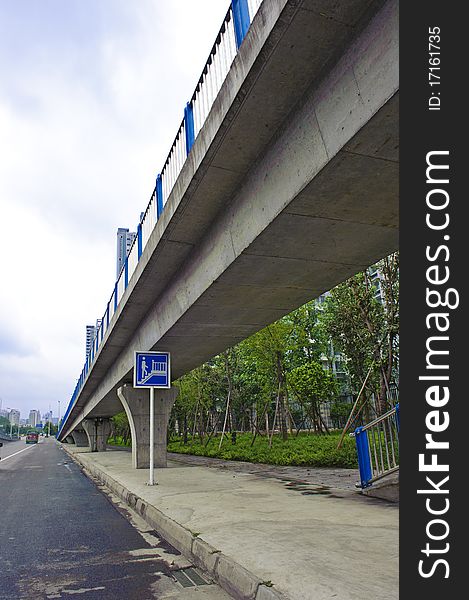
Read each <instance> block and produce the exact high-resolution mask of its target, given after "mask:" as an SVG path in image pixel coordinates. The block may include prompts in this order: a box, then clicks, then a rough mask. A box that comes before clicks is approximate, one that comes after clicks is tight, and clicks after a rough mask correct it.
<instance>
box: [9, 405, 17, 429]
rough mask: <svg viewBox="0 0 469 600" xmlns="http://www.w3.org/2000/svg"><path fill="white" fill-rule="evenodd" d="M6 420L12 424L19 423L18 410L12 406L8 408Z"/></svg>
mask: <svg viewBox="0 0 469 600" xmlns="http://www.w3.org/2000/svg"><path fill="white" fill-rule="evenodd" d="M8 420H9V421H10V423H12V424H13V425H19V424H20V411H19V410H15V409H14V408H12V409H11V410H10V412H9V413H8Z"/></svg>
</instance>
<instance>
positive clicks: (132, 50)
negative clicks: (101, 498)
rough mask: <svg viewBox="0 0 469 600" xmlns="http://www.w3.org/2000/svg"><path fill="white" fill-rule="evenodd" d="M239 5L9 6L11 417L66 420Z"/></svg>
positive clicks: (1, 136)
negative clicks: (119, 273)
mask: <svg viewBox="0 0 469 600" xmlns="http://www.w3.org/2000/svg"><path fill="white" fill-rule="evenodd" d="M228 5H229V1H228V0H197V2H194V1H193V0H132V1H129V0H0V235H1V238H0V239H1V246H0V248H1V253H2V254H1V261H0V408H15V409H18V410H20V412H21V418H27V417H28V416H29V411H30V410H31V409H33V408H34V409H39V410H40V412H41V414H43V413H44V412H46V411H47V410H49V408H50V409H51V410H52V411H53V413H54V416H57V412H58V410H59V406H58V403H59V402H60V405H61V414H63V412H64V410H65V408H66V406H67V404H68V401H69V399H70V396H71V393H72V391H73V389H74V387H75V384H76V380H77V378H78V376H79V375H80V373H81V369H82V367H83V363H84V360H85V335H86V325H87V324H94V323H95V321H96V319H97V318H99V317H101V316H102V315H103V313H104V311H105V308H106V304H107V301H108V300H109V298H110V296H111V293H112V290H113V286H114V281H115V275H116V273H115V271H116V232H117V228H118V227H128V228H130V229H131V231H135V229H136V226H137V223H138V220H139V215H140V212H141V211H143V210H144V209H145V207H146V205H147V203H148V201H149V199H150V195H151V193H152V190H153V188H154V181H155V176H156V174H157V173H158V172H159V171H160V170H161V167H162V166H163V163H164V160H165V158H166V155H167V153H168V151H169V149H170V146H171V143H172V141H173V139H174V136H175V134H176V131H177V128H178V126H179V124H180V122H181V120H182V117H183V110H184V106H185V103H186V102H187V101H188V100H189V99H190V97H191V96H192V92H193V90H194V88H195V85H196V83H197V80H198V78H199V75H200V73H201V71H202V68H203V66H204V64H205V60H206V59H207V57H208V54H209V52H210V49H211V47H212V45H213V42H214V40H215V37H216V34H217V33H218V29H219V27H220V25H221V23H222V21H223V17H224V16H225V13H226V11H227V9H228Z"/></svg>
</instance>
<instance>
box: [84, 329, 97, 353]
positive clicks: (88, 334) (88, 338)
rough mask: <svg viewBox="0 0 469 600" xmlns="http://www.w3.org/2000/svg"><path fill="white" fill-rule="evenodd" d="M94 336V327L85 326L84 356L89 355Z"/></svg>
mask: <svg viewBox="0 0 469 600" xmlns="http://www.w3.org/2000/svg"><path fill="white" fill-rule="evenodd" d="M95 334H96V327H95V326H94V325H87V326H86V356H88V354H89V353H90V350H91V348H92V346H93V340H94V336H95Z"/></svg>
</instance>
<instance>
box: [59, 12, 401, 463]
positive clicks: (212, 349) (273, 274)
mask: <svg viewBox="0 0 469 600" xmlns="http://www.w3.org/2000/svg"><path fill="white" fill-rule="evenodd" d="M398 88H399V78H398V2H397V1H396V0H388V1H384V2H383V1H373V0H352V1H350V0H340V1H339V0H338V1H336V2H333V3H331V2H329V1H328V0H264V1H263V2H262V3H261V4H260V7H259V10H258V11H257V14H256V15H255V17H254V19H253V21H252V22H251V24H250V27H249V29H248V30H247V33H246V34H245V37H244V40H243V41H242V44H241V45H240V47H239V48H238V49H237V52H236V55H235V57H234V60H233V62H232V63H231V65H230V67H229V70H228V72H227V74H226V77H225V78H224V81H223V83H222V84H221V86H220V90H219V92H218V94H217V95H216V97H215V98H214V100H213V103H212V105H211V108H210V111H209V112H208V113H207V115H206V116H205V119H204V121H203V124H202V123H201V122H200V119H199V126H198V127H196V132H195V136H194V137H195V140H194V141H193V144H192V146H191V147H188V148H187V150H188V154H187V158H184V160H183V161H182V166H181V168H180V170H179V172H178V173H177V177H174V178H173V179H174V181H173V183H172V187H171V188H170V189H169V188H168V191H167V198H165V200H166V203H165V206H164V210H162V207H161V205H158V206H156V210H157V213H158V216H159V218H158V220H157V221H156V223H155V224H154V226H153V227H152V228H151V231H149V232H148V234H147V237H146V239H145V243H144V245H142V247H141V248H139V255H140V256H139V259H138V262H137V263H136V264H135V267H134V269H133V273H132V275H131V277H130V278H129V280H128V281H127V279H126V282H125V283H126V285H124V286H123V287H121V297H120V298H119V302H118V303H117V302H116V300H115V298H116V297H117V290H118V284H116V291H115V293H116V297H115V298H114V304H115V306H114V310H110V309H109V306H108V312H107V317H106V318H105V323H104V325H103V330H102V332H101V339H99V335H98V340H97V344H96V352H95V355H94V357H93V360H92V363H91V364H90V365H88V367H86V368H85V369H84V371H83V372H82V376H81V378H80V380H79V385H78V387H77V390H76V391H75V394H74V397H73V398H72V402H71V404H70V406H69V409H68V411H67V413H66V418H65V421H64V423H63V426H62V429H61V431H60V434H59V438H60V439H65V438H66V437H67V436H69V435H70V434H72V432H77V431H78V432H79V431H80V430H81V429H83V428H84V429H85V430H86V429H88V430H89V433H88V440H89V442H90V443H91V444H92V445H94V447H95V449H98V446H101V447H102V443H101V444H99V443H98V441H97V440H98V439H99V438H101V439H104V438H105V437H106V433H105V431H104V430H102V431H101V429H99V428H100V427H105V428H107V425H102V424H103V423H106V419H107V418H109V417H110V416H112V415H114V414H116V413H118V412H120V411H121V410H122V406H123V404H122V402H123V403H124V405H126V406H125V407H126V410H127V412H128V414H129V417H130V421H131V425H132V427H133V436H134V442H135V444H137V441H136V438H139V439H141V440H143V437H142V435H143V436H145V435H147V434H146V433H142V432H140V433H139V431H140V429H141V427H143V426H144V424H145V422H146V421H145V419H146V420H147V419H148V412H147V408H146V407H147V404H148V401H147V399H146V398H144V397H143V396H142V395H141V392H139V393H136V392H134V391H132V390H131V382H132V369H133V359H134V352H135V351H136V350H152V349H159V350H167V351H170V352H171V358H172V371H173V379H176V378H178V377H179V376H181V375H183V374H184V373H186V372H188V371H189V370H191V369H193V368H195V367H196V366H198V365H200V364H201V363H203V362H204V361H206V360H208V359H209V358H210V357H212V356H214V355H215V354H217V353H219V352H221V351H223V350H224V349H226V348H228V347H230V346H232V345H234V344H236V343H237V342H239V341H241V340H242V339H244V338H246V337H248V336H249V335H251V334H252V333H254V332H255V331H257V330H259V329H261V328H262V327H264V326H265V325H267V324H269V323H271V322H273V321H275V320H276V319H278V318H280V317H281V316H282V315H284V314H287V313H288V312H290V311H292V310H293V309H295V308H297V307H298V306H300V305H301V304H303V303H305V302H307V301H309V300H311V299H312V298H315V297H317V296H319V295H320V294H321V293H323V292H324V291H326V290H329V289H331V288H332V287H333V286H335V285H336V284H338V283H339V282H341V281H343V280H345V279H346V278H348V277H350V276H351V275H353V274H354V273H356V272H358V271H360V270H363V269H364V268H366V267H367V266H368V265H370V264H372V263H373V262H375V261H377V260H378V259H380V258H382V257H383V256H385V255H387V254H389V253H390V252H392V251H394V250H396V249H397V247H398ZM196 91H197V90H196ZM194 98H196V93H195V94H194V96H193V99H192V101H191V102H192V104H194ZM183 125H184V123H183ZM186 129H187V127H186ZM186 139H187V131H186ZM178 143H179V142H178V138H176V140H175V145H174V146H173V147H174V148H175V149H176V150H175V154H177V148H178V146H177V144H178ZM155 190H156V191H155V193H154V197H152V198H153V201H154V202H153V204H154V203H157V204H158V202H157V201H158V183H157V186H156V188H155ZM153 204H152V202H151V203H150V205H149V206H150V208H151V210H153V208H152V207H153ZM147 214H149V209H147V213H146V216H147ZM142 226H143V225H142ZM125 276H126V277H127V273H126V274H125ZM122 277H124V274H122ZM119 285H121V283H119ZM111 313H112V314H111ZM126 384H127V385H126ZM123 386H125V387H123ZM119 389H120V390H121V391H120V393H119V394H118V390H119ZM139 394H140V395H139ZM160 399H161V410H160V414H159V417H158V419H159V421H158V422H159V423H160V425H161V432H162V433H161V435H163V436H165V433H164V432H165V424H164V421H165V419H166V418H167V415H168V414H169V412H168V411H169V410H170V407H171V404H172V402H173V401H174V397H170V398H169V397H166V396H164V394H163V393H162V395H161V398H160ZM137 406H138V409H136V408H135V407H137ZM132 411H134V413H133V414H132ZM135 411H136V412H135ZM137 413H138V414H137ZM93 427H94V435H95V437H94V438H93V433H92V431H93V430H92V428H93ZM90 432H91V433H90ZM90 435H91V437H90ZM78 437H79V434H78ZM145 439H146V438H145ZM161 443H163V442H161ZM145 444H146V441H145ZM145 444H144V443H143V442H142V448H143V446H145ZM134 450H135V449H134ZM139 452H140V451H139ZM141 452H143V449H142V451H141ZM162 452H163V451H162ZM137 454H138V452H137V450H135V463H134V464H135V466H145V462H147V461H148V458H147V457H143V455H142V460H140V461H139V460H138V456H137ZM160 462H161V464H164V452H163V454H162V455H161V461H160Z"/></svg>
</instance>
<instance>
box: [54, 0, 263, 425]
mask: <svg viewBox="0 0 469 600" xmlns="http://www.w3.org/2000/svg"><path fill="white" fill-rule="evenodd" d="M261 3H262V0H231V4H230V7H229V9H228V12H227V13H226V16H225V18H224V20H223V23H222V25H221V27H220V30H219V32H218V35H217V37H216V39H215V43H214V44H213V47H212V49H211V51H210V54H209V57H208V59H207V61H206V63H205V66H204V68H203V70H202V74H201V76H200V77H199V80H198V82H197V85H196V88H195V90H194V93H193V94H192V97H191V99H190V101H189V102H188V103H187V104H186V106H185V108H184V118H183V120H182V123H181V125H180V126H179V129H178V131H177V133H176V137H175V138H174V141H173V144H172V146H171V149H170V151H169V153H168V156H167V158H166V160H165V162H164V165H163V168H162V169H161V172H160V173H158V175H157V177H156V182H155V188H154V190H153V191H152V193H151V196H150V201H149V203H148V205H147V208H146V210H145V212H144V213H143V217H142V218H141V220H140V223H139V225H138V228H137V235H136V237H135V239H134V241H133V244H132V246H131V248H130V250H129V253H128V255H127V258H126V260H125V262H124V265H123V266H122V269H121V272H120V273H119V276H118V278H117V281H116V283H115V285H114V290H113V293H112V295H111V298H110V299H109V302H108V303H107V306H106V311H105V313H104V315H103V318H102V320H101V325H100V326H99V327H98V328H97V331H96V333H95V339H94V341H93V344H92V349H91V351H90V354H89V355H88V356H87V358H86V361H85V364H84V366H83V369H82V371H81V374H80V376H79V378H78V380H77V384H76V386H75V389H74V391H73V394H72V397H71V399H70V402H69V404H68V407H67V410H66V411H65V414H64V416H63V418H62V423H61V427H60V430H59V432H58V435H59V434H60V432H61V431H62V428H63V427H64V425H65V423H66V421H67V418H68V415H69V414H70V411H71V409H72V408H73V406H74V404H75V401H76V399H77V397H78V395H79V393H80V391H81V388H82V387H83V385H84V384H85V382H86V379H87V377H88V374H89V372H90V371H91V369H92V366H93V364H94V361H95V360H96V356H97V354H98V353H99V348H100V346H101V344H102V343H103V341H104V338H105V334H106V332H107V331H108V329H109V327H110V326H111V323H112V317H113V315H114V314H115V313H116V312H117V310H118V307H119V303H120V302H121V300H122V297H123V295H124V293H125V290H126V289H127V287H128V285H129V282H130V280H131V278H132V275H133V273H134V271H135V269H136V268H137V264H138V261H139V260H140V257H141V256H142V253H143V250H144V248H145V246H146V244H147V242H148V240H149V238H150V235H151V233H152V231H153V229H154V227H155V225H156V223H157V222H158V220H159V218H160V217H161V215H162V213H163V210H164V206H165V204H166V202H167V200H168V198H169V196H170V194H171V192H172V189H173V187H174V184H175V183H176V180H177V178H178V177H179V174H180V172H181V170H182V168H183V166H184V164H185V162H186V159H187V156H188V155H189V152H190V151H191V148H192V146H193V144H194V142H195V140H196V139H197V136H198V134H199V132H200V131H201V129H202V127H203V125H204V123H205V121H206V120H207V117H208V115H209V113H210V110H211V108H212V106H213V103H214V102H215V98H216V97H217V95H218V93H219V91H220V89H221V86H222V85H223V82H224V81H225V78H226V75H227V74H228V71H229V70H230V67H231V64H232V62H233V60H234V58H235V56H236V54H237V51H238V48H239V47H240V45H241V43H242V41H243V39H244V37H245V35H246V33H247V31H248V29H249V25H250V23H251V21H252V19H253V18H254V15H255V14H256V12H257V10H258V9H259V6H260V5H261Z"/></svg>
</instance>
